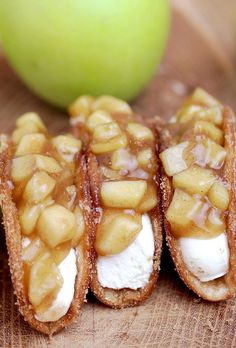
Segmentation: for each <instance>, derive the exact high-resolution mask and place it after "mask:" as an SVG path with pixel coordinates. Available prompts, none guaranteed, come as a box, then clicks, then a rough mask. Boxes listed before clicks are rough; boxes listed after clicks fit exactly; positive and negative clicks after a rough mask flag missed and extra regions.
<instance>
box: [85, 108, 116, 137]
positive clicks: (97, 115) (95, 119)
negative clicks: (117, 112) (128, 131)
mask: <svg viewBox="0 0 236 348" xmlns="http://www.w3.org/2000/svg"><path fill="white" fill-rule="evenodd" d="M110 122H112V117H111V115H110V114H109V113H108V112H107V111H105V110H97V111H94V112H93V113H92V114H91V115H90V116H89V117H88V119H87V127H88V129H89V130H90V132H94V130H95V129H96V127H97V126H99V125H101V124H105V123H110Z"/></svg>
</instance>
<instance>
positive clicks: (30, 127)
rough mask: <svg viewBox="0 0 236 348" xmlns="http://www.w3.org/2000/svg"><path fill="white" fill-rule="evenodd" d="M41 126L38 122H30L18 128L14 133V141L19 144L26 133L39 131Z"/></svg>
mask: <svg viewBox="0 0 236 348" xmlns="http://www.w3.org/2000/svg"><path fill="white" fill-rule="evenodd" d="M38 132H39V128H38V126H37V124H36V123H34V122H28V123H26V124H25V125H23V126H22V127H20V128H17V129H15V130H14V132H13V133H12V141H13V143H14V144H18V143H19V142H20V140H21V139H22V138H23V136H24V135H27V134H34V133H38Z"/></svg>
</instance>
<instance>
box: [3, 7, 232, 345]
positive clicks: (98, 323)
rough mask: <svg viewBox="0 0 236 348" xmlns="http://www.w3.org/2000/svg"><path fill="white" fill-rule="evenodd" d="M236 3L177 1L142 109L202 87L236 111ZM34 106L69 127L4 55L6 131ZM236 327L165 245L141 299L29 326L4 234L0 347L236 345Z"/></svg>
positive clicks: (175, 101)
mask: <svg viewBox="0 0 236 348" xmlns="http://www.w3.org/2000/svg"><path fill="white" fill-rule="evenodd" d="M196 4H198V5H196ZM228 6H230V10H229V8H228ZM235 7H236V6H235V1H234V0H233V1H232V0H227V1H224V2H223V1H220V0H212V1H210V0H201V1H200V0H199V1H189V0H173V8H174V10H173V23H172V30H171V37H170V40H169V44H168V49H167V52H166V55H165V58H164V60H163V64H162V65H161V68H160V69H159V72H158V73H157V74H156V76H155V77H154V79H153V80H152V82H151V83H150V85H149V86H148V88H147V89H146V90H145V91H144V92H143V93H142V95H141V96H140V97H139V98H138V99H137V100H136V101H134V102H133V107H134V108H135V109H136V110H138V111H140V112H142V113H144V114H145V115H147V116H152V115H155V114H159V115H160V116H162V117H166V118H168V117H170V116H171V115H172V114H173V113H174V111H175V110H176V108H177V107H178V106H179V105H180V104H181V101H182V100H183V98H184V97H185V96H186V95H187V94H188V93H190V91H191V90H192V89H193V88H194V86H196V85H201V86H203V87H204V88H206V89H207V90H209V92H211V93H213V94H215V95H216V96H217V97H219V98H220V99H221V100H222V101H223V102H225V103H228V104H230V105H231V106H232V107H233V108H234V110H236V98H235V96H236V72H235V64H234V63H235V61H236V60H235V57H234V47H233V41H234V38H235V37H234V35H233V26H232V24H230V23H233V13H235V18H236V9H235ZM217 9H218V10H217ZM212 16H213V18H212ZM222 16H223V17H225V18H222ZM231 20H232V22H231ZM220 28H221V29H220ZM235 42H236V40H235ZM30 110H34V111H37V112H39V113H40V114H41V115H42V118H43V119H44V121H45V123H46V124H47V125H48V127H49V129H50V130H52V131H55V132H60V131H65V130H66V129H67V127H68V122H67V117H66V116H65V114H63V112H61V111H59V110H56V109H54V108H52V107H50V106H48V105H46V104H45V103H44V102H42V101H41V100H39V99H38V98H37V97H36V96H34V95H33V94H32V93H31V92H30V91H29V90H28V89H27V88H26V87H24V86H23V84H22V83H21V82H20V81H19V79H18V78H17V77H16V76H15V74H14V73H13V72H12V70H11V69H10V67H9V66H8V65H7V63H6V61H5V60H4V58H3V56H1V55H0V129H1V132H7V131H10V130H11V129H12V128H13V125H14V122H15V119H16V117H17V116H19V115H20V114H21V113H23V112H25V111H30ZM1 232H3V231H1ZM235 330H236V300H229V301H227V302H222V303H216V304H214V303H207V302H205V301H203V300H201V299H198V298H197V297H196V296H195V295H194V294H193V293H192V292H191V291H189V290H188V289H186V287H185V286H184V284H183V283H182V282H181V281H180V280H179V278H178V276H177V275H176V273H175V271H174V269H173V265H172V263H171V261H170V259H169V255H168V253H167V251H165V252H164V255H163V262H162V267H161V275H160V278H159V280H158V283H157V287H156V289H155V291H154V293H153V294H152V296H151V297H150V298H149V299H148V300H147V301H146V302H145V303H144V304H143V305H141V306H139V307H136V308H129V309H123V310H112V309H109V308H106V307H105V306H103V305H101V304H99V303H98V302H97V301H96V300H95V299H94V298H93V296H92V295H91V294H90V295H89V296H88V302H87V304H85V306H84V309H83V312H82V313H81V315H80V317H79V318H78V321H77V323H76V324H74V325H72V326H71V327H69V328H68V329H66V330H64V331H63V332H61V333H59V334H58V335H56V336H54V337H53V338H52V339H49V338H47V337H45V336H43V335H41V334H39V333H37V332H35V331H34V330H32V329H30V328H29V326H28V325H27V324H26V323H25V322H24V321H23V319H22V317H21V316H20V315H19V313H18V310H17V307H16V306H15V298H14V295H13V291H12V287H11V281H10V275H9V269H8V266H7V256H6V250H5V246H4V238H3V233H0V347H4V348H7V347H19V348H28V347H31V348H34V347H35V348H36V347H37V348H38V347H53V348H54V347H68V348H69V347H70V348H74V347H161V348H165V347H181V348H182V347H196V348H197V347H219V348H222V347H236V335H235Z"/></svg>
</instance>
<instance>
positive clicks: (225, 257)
mask: <svg viewBox="0 0 236 348" xmlns="http://www.w3.org/2000/svg"><path fill="white" fill-rule="evenodd" d="M179 246H180V249H181V252H182V257H183V261H184V263H185V265H186V266H187V268H188V270H189V271H190V272H191V273H192V274H193V275H195V277H197V278H198V279H199V280H200V281H201V282H208V281H210V280H213V279H217V278H220V277H222V276H223V275H225V274H226V273H227V272H228V268H229V247H228V241H227V237H226V234H225V233H221V234H220V235H219V236H217V237H215V238H210V239H196V238H180V239H179Z"/></svg>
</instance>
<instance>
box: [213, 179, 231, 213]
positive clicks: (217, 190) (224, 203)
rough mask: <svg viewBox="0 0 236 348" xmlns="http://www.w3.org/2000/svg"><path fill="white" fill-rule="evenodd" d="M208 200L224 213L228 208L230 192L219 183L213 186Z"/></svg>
mask: <svg viewBox="0 0 236 348" xmlns="http://www.w3.org/2000/svg"><path fill="white" fill-rule="evenodd" d="M208 198H209V200H210V202H211V204H212V205H213V206H214V207H216V208H218V209H220V210H222V211H225V210H226V209H227V208H228V205H229V192H228V190H227V188H226V187H225V186H224V185H223V184H222V183H221V182H218V181H217V182H215V183H214V184H213V185H212V186H211V188H210V190H209V192H208Z"/></svg>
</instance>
